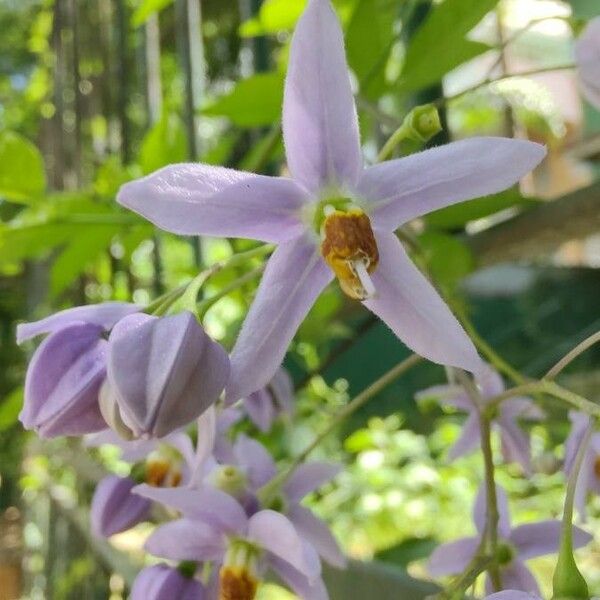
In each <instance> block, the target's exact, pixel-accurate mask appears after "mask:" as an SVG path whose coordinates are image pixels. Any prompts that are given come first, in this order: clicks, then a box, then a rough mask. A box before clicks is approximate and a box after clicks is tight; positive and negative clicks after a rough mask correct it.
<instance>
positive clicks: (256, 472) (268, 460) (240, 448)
mask: <svg viewBox="0 0 600 600" xmlns="http://www.w3.org/2000/svg"><path fill="white" fill-rule="evenodd" d="M234 453H235V456H236V458H237V464H239V465H240V466H241V467H243V468H244V469H245V471H246V474H247V476H248V480H249V482H250V487H251V488H252V489H253V490H258V489H259V488H261V487H262V486H263V485H265V484H266V483H267V482H268V481H270V480H271V479H273V477H275V475H276V474H277V467H276V466H275V461H274V460H273V458H272V457H271V455H270V454H269V453H268V452H267V449H266V448H265V447H264V446H263V445H262V444H261V443H259V442H257V441H256V440H252V439H250V438H249V437H247V436H245V435H243V434H241V435H239V436H238V438H237V440H236V442H235V445H234Z"/></svg>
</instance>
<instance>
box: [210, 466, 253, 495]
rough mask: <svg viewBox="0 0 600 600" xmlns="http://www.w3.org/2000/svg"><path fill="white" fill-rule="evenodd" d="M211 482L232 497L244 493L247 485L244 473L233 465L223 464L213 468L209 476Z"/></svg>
mask: <svg viewBox="0 0 600 600" xmlns="http://www.w3.org/2000/svg"><path fill="white" fill-rule="evenodd" d="M210 479H211V481H212V484H213V485H214V486H215V487H216V488H217V489H219V490H221V491H223V492H226V493H227V494H229V495H230V496H233V497H234V498H240V497H241V496H243V495H244V493H245V492H246V490H247V487H248V479H247V477H246V474H245V473H244V472H243V471H242V470H241V469H239V468H238V467H236V466H234V465H223V466H221V467H218V468H217V469H215V470H214V471H213V472H212V474H211V477H210Z"/></svg>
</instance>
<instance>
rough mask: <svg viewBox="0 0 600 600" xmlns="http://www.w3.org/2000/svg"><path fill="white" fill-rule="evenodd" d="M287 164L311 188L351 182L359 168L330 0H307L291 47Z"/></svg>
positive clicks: (350, 104)
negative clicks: (306, 5) (307, 2)
mask: <svg viewBox="0 0 600 600" xmlns="http://www.w3.org/2000/svg"><path fill="white" fill-rule="evenodd" d="M283 136H284V140H285V147H286V153H287V161H288V166H289V169H290V171H291V173H292V175H293V176H294V178H295V179H297V180H298V181H300V182H301V183H302V184H303V185H305V186H306V187H307V188H308V189H309V190H311V191H313V192H315V191H317V190H319V189H321V188H323V187H326V186H327V185H332V184H336V183H338V184H342V185H343V184H348V185H351V186H354V185H355V184H356V182H357V181H358V177H359V174H360V171H361V169H362V159H361V150H360V139H359V132H358V120H357V117H356V107H355V105H354V98H353V97H352V89H351V87H350V77H349V74H348V67H347V65H346V57H345V55H344V39H343V36H342V30H341V28H340V24H339V22H338V19H337V17H336V15H335V13H334V12H333V9H332V7H331V4H330V2H329V0H311V1H310V2H309V4H308V7H307V9H306V11H305V12H304V14H303V16H302V17H301V19H300V21H299V22H298V25H297V26H296V31H295V33H294V37H293V38H292V45H291V49H290V62H289V67H288V73H287V79H286V83H285V99H284V103H283Z"/></svg>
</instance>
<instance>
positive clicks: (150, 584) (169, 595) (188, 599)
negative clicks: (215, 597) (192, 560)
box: [130, 564, 207, 600]
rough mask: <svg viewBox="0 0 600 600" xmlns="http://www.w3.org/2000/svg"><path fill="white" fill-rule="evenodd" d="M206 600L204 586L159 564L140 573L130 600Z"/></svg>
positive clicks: (177, 571)
mask: <svg viewBox="0 0 600 600" xmlns="http://www.w3.org/2000/svg"><path fill="white" fill-rule="evenodd" d="M174 599H177V600H206V599H207V595H206V592H205V589H204V586H203V585H202V584H201V583H200V582H199V581H196V580H195V579H192V578H190V577H186V576H185V575H183V574H182V573H181V572H180V571H179V570H177V569H173V568H171V567H168V566H167V565H164V564H160V565H154V566H153V567H148V568H146V569H144V570H143V571H140V573H139V575H138V576H137V577H136V579H135V582H134V583H133V588H132V590H131V596H130V600H174Z"/></svg>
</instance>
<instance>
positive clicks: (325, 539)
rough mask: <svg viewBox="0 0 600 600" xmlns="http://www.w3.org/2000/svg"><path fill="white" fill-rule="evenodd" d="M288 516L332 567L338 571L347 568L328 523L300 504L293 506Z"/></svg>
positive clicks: (301, 534)
mask: <svg viewBox="0 0 600 600" xmlns="http://www.w3.org/2000/svg"><path fill="white" fill-rule="evenodd" d="M287 516H288V518H289V519H290V521H291V522H292V523H293V524H294V527H295V528H296V530H297V531H298V533H299V534H300V536H301V537H303V538H304V539H305V540H306V541H307V542H308V543H309V544H311V545H312V546H313V547H314V549H315V550H316V551H317V552H318V553H319V554H320V555H321V556H322V557H323V559H325V560H326V561H327V562H328V563H329V564H330V565H332V566H334V567H337V568H338V569H343V568H344V567H345V566H346V558H345V557H344V555H343V554H342V551H341V550H340V547H339V545H338V543H337V540H336V539H335V538H334V537H333V534H332V533H331V530H330V529H329V527H328V525H327V523H325V522H324V521H322V520H321V519H319V518H318V517H317V516H315V515H314V514H313V513H312V512H311V511H310V510H308V509H307V508H304V507H303V506H300V505H299V504H292V506H290V508H289V509H288V512H287Z"/></svg>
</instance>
